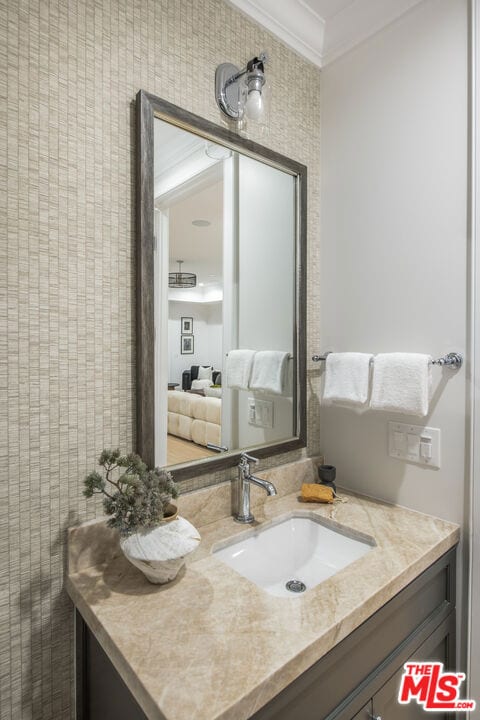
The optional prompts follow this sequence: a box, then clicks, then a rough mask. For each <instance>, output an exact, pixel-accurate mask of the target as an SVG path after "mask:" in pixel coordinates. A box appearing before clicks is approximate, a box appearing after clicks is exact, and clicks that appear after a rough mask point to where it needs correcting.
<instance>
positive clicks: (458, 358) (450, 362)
mask: <svg viewBox="0 0 480 720" xmlns="http://www.w3.org/2000/svg"><path fill="white" fill-rule="evenodd" d="M327 355H330V351H329V352H326V353H323V355H312V360H313V362H325V360H326V359H327ZM432 365H446V366H447V367H450V368H451V369H452V370H459V369H460V368H461V367H462V365H463V355H461V353H456V352H451V353H447V355H444V356H443V357H441V358H437V359H436V360H432Z"/></svg>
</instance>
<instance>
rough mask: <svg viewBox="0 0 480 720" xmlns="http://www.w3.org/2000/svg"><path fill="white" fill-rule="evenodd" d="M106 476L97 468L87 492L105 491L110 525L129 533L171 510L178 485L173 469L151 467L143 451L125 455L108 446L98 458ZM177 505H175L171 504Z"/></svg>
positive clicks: (87, 483) (89, 477) (149, 525)
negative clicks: (170, 471)
mask: <svg viewBox="0 0 480 720" xmlns="http://www.w3.org/2000/svg"><path fill="white" fill-rule="evenodd" d="M98 464H99V465H100V466H101V467H102V468H103V471H104V473H103V476H102V475H101V474H100V473H98V472H97V471H96V470H94V471H93V472H91V473H90V474H89V475H87V477H86V478H85V481H84V485H85V490H84V491H83V494H84V495H85V497H87V498H89V497H92V496H93V495H96V494H102V495H104V500H103V507H104V509H105V512H106V513H107V515H109V516H110V518H109V520H108V525H109V526H110V527H114V528H117V529H118V530H119V531H120V533H121V534H122V535H127V534H129V533H131V532H134V531H136V530H138V529H140V528H152V527H155V526H156V525H158V524H159V522H160V521H161V520H163V519H164V518H165V517H167V516H168V515H169V514H171V513H169V512H168V510H169V506H170V501H171V500H172V498H177V497H178V488H177V485H176V483H175V482H174V480H173V477H172V475H171V473H169V472H166V471H165V470H161V469H160V468H154V469H150V470H149V469H148V468H147V466H146V465H145V463H144V462H143V461H142V459H141V457H140V456H139V455H135V453H130V454H128V455H121V454H120V450H104V451H103V452H102V454H101V455H100V457H99V459H98ZM170 507H173V506H170Z"/></svg>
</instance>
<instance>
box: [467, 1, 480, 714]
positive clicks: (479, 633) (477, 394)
mask: <svg viewBox="0 0 480 720" xmlns="http://www.w3.org/2000/svg"><path fill="white" fill-rule="evenodd" d="M470 12H471V14H470V19H471V25H470V43H471V45H470V47H471V57H470V73H471V75H470V123H471V130H470V147H471V151H470V152H471V173H470V228H471V255H470V259H471V277H470V285H471V296H470V333H471V341H470V348H471V391H470V399H471V421H470V432H471V457H470V462H471V476H470V480H471V483H470V494H469V497H468V498H467V501H468V502H469V513H468V514H469V547H470V558H469V593H468V602H469V608H468V616H469V618H468V619H469V633H468V645H467V652H468V667H467V672H468V674H467V682H468V695H467V697H470V698H473V699H475V700H476V701H477V703H480V614H479V608H480V331H476V325H478V324H479V323H480V129H479V128H478V122H479V120H480V0H471V3H470Z"/></svg>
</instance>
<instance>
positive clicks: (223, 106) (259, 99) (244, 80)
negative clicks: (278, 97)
mask: <svg viewBox="0 0 480 720" xmlns="http://www.w3.org/2000/svg"><path fill="white" fill-rule="evenodd" d="M267 60H268V57H267V54H266V53H264V52H262V53H260V55H259V56H258V57H254V58H252V59H251V60H249V61H248V63H247V65H246V67H244V68H243V70H239V69H238V68H237V67H236V65H232V63H222V64H221V65H219V66H218V67H217V69H216V71H215V99H216V101H217V105H218V107H219V108H220V110H221V111H222V113H223V114H224V115H226V116H227V117H228V118H230V119H232V120H236V121H240V120H243V119H244V118H245V117H247V118H249V119H250V120H255V121H259V120H262V118H263V116H264V114H265V110H266V97H265V89H266V88H265V69H264V65H265V63H266V62H267Z"/></svg>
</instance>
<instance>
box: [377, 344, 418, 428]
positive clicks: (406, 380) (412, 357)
mask: <svg viewBox="0 0 480 720" xmlns="http://www.w3.org/2000/svg"><path fill="white" fill-rule="evenodd" d="M431 360H432V359H431V357H430V356H429V355H421V354H419V353H383V354H379V355H377V356H376V357H375V360H374V363H373V385H372V397H371V400H370V407H371V408H373V409H375V410H387V411H390V412H398V413H403V414H405V415H418V416H421V417H425V415H427V414H428V403H429V399H430V384H431V367H432V366H431Z"/></svg>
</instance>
